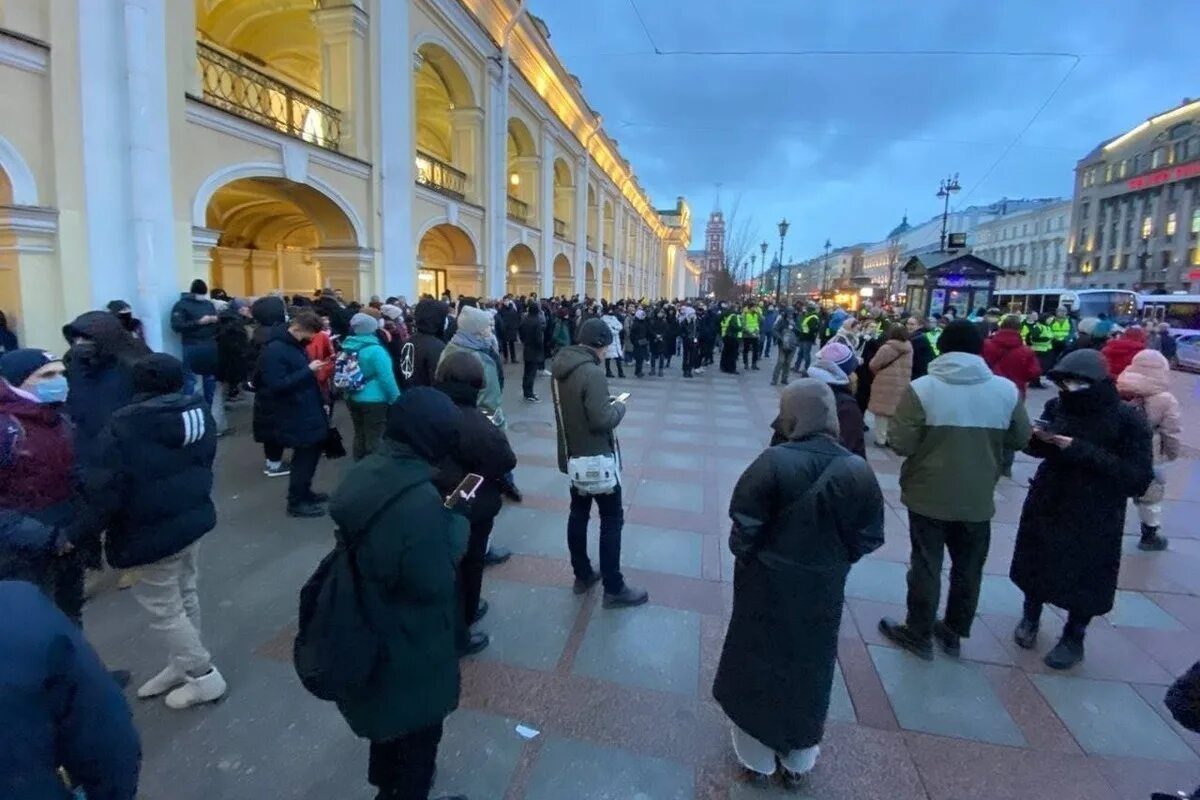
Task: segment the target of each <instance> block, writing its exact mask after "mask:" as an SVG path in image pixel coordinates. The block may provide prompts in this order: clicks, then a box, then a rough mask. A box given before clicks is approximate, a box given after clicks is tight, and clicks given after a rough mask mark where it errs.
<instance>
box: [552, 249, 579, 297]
mask: <svg viewBox="0 0 1200 800" xmlns="http://www.w3.org/2000/svg"><path fill="white" fill-rule="evenodd" d="M552 291H553V293H554V296H555V297H562V296H563V295H566V296H567V297H570V296H571V295H572V294H574V293H575V276H574V273H572V271H571V262H570V260H569V259H568V258H567V257H566V256H565V255H563V254H562V253H559V254H558V255H557V256H556V257H555V259H554V288H553V290H552Z"/></svg>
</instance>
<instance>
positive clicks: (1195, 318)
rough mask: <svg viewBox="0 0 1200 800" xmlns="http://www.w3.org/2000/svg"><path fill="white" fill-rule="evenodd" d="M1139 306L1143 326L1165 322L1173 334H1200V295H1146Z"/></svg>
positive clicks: (1139, 298) (1140, 299)
mask: <svg viewBox="0 0 1200 800" xmlns="http://www.w3.org/2000/svg"><path fill="white" fill-rule="evenodd" d="M1138 306H1139V307H1140V313H1139V314H1138V316H1139V317H1140V318H1141V320H1142V324H1143V325H1150V324H1155V323H1159V322H1165V323H1167V324H1168V325H1170V326H1171V332H1172V333H1176V334H1180V333H1200V294H1144V295H1141V296H1140V297H1138Z"/></svg>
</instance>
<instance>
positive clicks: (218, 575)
mask: <svg viewBox="0 0 1200 800" xmlns="http://www.w3.org/2000/svg"><path fill="white" fill-rule="evenodd" d="M768 364H769V362H768ZM516 369H519V368H510V372H509V385H508V390H507V392H506V408H507V410H508V412H509V419H510V423H511V431H510V434H511V439H512V440H513V445H514V448H515V449H516V451H517V453H518V455H519V457H520V459H521V463H520V466H519V467H518V469H517V479H518V482H519V484H520V485H521V487H522V489H523V490H524V491H525V493H526V501H525V503H524V504H523V505H521V506H509V507H508V508H506V510H505V511H504V512H503V513H502V515H501V517H500V519H499V521H498V524H497V529H496V534H495V538H496V541H497V542H498V543H499V544H502V545H505V546H508V547H511V548H512V549H513V550H514V551H515V552H516V554H517V555H516V556H514V558H513V559H512V560H511V561H510V562H509V563H508V564H505V565H503V566H500V567H497V568H495V569H493V570H491V571H489V572H488V574H487V576H486V579H485V584H484V596H485V597H486V598H487V599H488V600H489V601H490V602H491V607H492V611H491V613H490V614H489V616H488V618H487V619H486V620H485V623H484V624H483V625H482V626H481V627H482V628H483V629H485V630H488V631H489V632H490V633H491V634H492V636H493V644H492V646H491V648H489V649H488V650H486V651H485V652H484V653H482V654H481V655H480V656H478V657H477V658H474V659H471V660H468V661H467V662H465V663H464V670H463V701H462V709H461V710H460V711H459V712H457V713H455V714H454V715H452V716H451V717H450V719H449V721H448V732H447V737H446V740H445V742H444V744H443V746H442V751H441V758H440V770H439V778H438V783H439V785H438V788H439V790H441V791H446V792H448V791H461V792H465V793H467V794H468V795H469V797H471V798H472V800H489V799H490V800H522V799H526V800H600V799H601V798H603V799H605V800H608V799H611V800H676V799H678V800H690V799H691V798H703V800H718V799H719V800H727V799H728V800H756V799H757V798H772V797H785V796H786V797H802V798H821V799H822V800H832V799H834V798H854V799H855V800H872V799H874V798H879V799H880V800H883V799H884V798H886V799H887V800H909V799H910V798H912V799H914V800H915V799H916V798H932V799H934V800H951V799H952V798H953V799H954V800H958V799H959V798H975V797H979V798H988V799H989V800H1008V798H1013V800H1017V799H1018V798H1020V799H1021V800H1025V799H1026V798H1043V797H1044V798H1055V800H1074V799H1075V798H1078V799H1079V800H1085V798H1086V800H1117V799H1118V798H1119V799H1120V800H1126V799H1127V798H1144V797H1148V796H1149V793H1150V792H1151V791H1153V790H1174V789H1178V788H1191V787H1194V786H1195V785H1197V784H1200V736H1196V735H1194V734H1191V733H1189V732H1186V731H1184V730H1182V729H1180V728H1179V727H1178V726H1176V725H1175V724H1174V723H1173V722H1172V721H1171V720H1170V718H1169V716H1168V715H1167V713H1166V712H1165V710H1164V709H1163V707H1162V705H1161V701H1162V696H1163V693H1164V690H1165V687H1166V686H1167V685H1168V684H1169V683H1170V681H1171V680H1172V679H1173V677H1174V675H1175V674H1176V673H1178V672H1179V671H1181V670H1182V669H1184V668H1185V667H1187V666H1188V665H1190V664H1191V663H1192V661H1194V660H1195V659H1197V658H1200V597H1198V596H1197V590H1200V529H1198V528H1197V527H1196V525H1195V520H1196V512H1197V511H1200V491H1198V489H1200V469H1198V467H1197V462H1196V461H1194V460H1188V461H1184V462H1181V463H1179V464H1177V465H1174V466H1173V467H1171V474H1172V477H1171V484H1170V491H1169V497H1170V498H1171V501H1170V502H1169V503H1168V508H1167V513H1166V519H1167V524H1166V531H1165V532H1166V533H1167V534H1168V535H1169V536H1170V537H1171V543H1172V548H1171V550H1170V551H1169V552H1167V553H1161V554H1143V553H1140V552H1138V551H1137V550H1136V549H1135V548H1134V547H1133V546H1132V545H1133V542H1134V540H1133V539H1132V538H1130V539H1128V540H1127V542H1128V544H1129V547H1127V553H1126V556H1125V563H1124V565H1123V568H1122V574H1121V587H1122V592H1121V595H1120V598H1119V600H1118V604H1117V608H1116V609H1114V611H1113V612H1112V614H1110V615H1108V617H1107V619H1102V620H1097V621H1096V623H1095V624H1094V626H1093V630H1092V632H1091V634H1090V636H1089V639H1088V658H1087V660H1086V661H1085V663H1084V664H1083V665H1082V666H1080V667H1079V668H1078V669H1076V670H1074V671H1073V672H1071V673H1069V674H1066V675H1056V674H1050V671H1049V670H1047V669H1046V668H1045V667H1044V666H1043V665H1042V664H1041V661H1040V659H1039V655H1038V654H1031V653H1026V652H1024V651H1022V650H1020V649H1018V648H1017V647H1016V646H1015V645H1014V644H1012V641H1011V630H1012V627H1013V625H1014V624H1015V622H1016V615H1017V614H1019V610H1020V600H1021V598H1020V593H1019V592H1018V591H1017V590H1016V589H1015V588H1014V587H1013V586H1012V585H1011V584H1010V583H1009V581H1008V578H1007V571H1008V561H1009V558H1010V557H1011V553H1012V547H1013V539H1014V537H1015V534H1016V523H1017V521H1018V518H1019V514H1020V509H1021V502H1022V500H1023V497H1024V491H1023V490H1022V489H1021V488H1020V487H1019V486H1018V485H1017V484H1016V483H1014V482H1011V481H1004V482H1003V483H1002V484H1001V485H1000V486H999V487H998V489H997V500H998V504H997V506H998V511H997V516H996V524H995V525H994V529H993V545H992V554H991V557H990V558H989V560H988V563H987V568H986V572H987V577H986V579H985V585H984V590H983V597H982V602H981V607H980V614H981V616H980V620H979V623H978V624H977V626H976V628H975V633H974V635H973V637H972V638H971V639H970V640H969V641H967V642H965V645H964V654H963V659H962V661H961V662H953V661H951V660H949V659H946V658H945V657H943V656H940V655H939V656H938V659H937V660H936V661H935V662H934V663H932V664H928V663H925V662H921V661H917V660H915V659H913V658H911V657H909V656H908V655H907V654H905V653H902V652H900V651H898V650H896V649H894V648H892V647H890V646H889V645H888V644H887V643H886V642H884V641H882V640H881V639H880V637H879V635H878V634H877V632H876V628H875V624H876V622H877V620H878V618H879V617H880V616H881V615H882V614H885V613H891V614H900V613H902V604H903V602H904V572H905V566H904V564H905V561H906V560H907V556H908V543H907V521H906V513H905V510H904V508H903V506H901V504H900V502H899V487H898V483H897V474H898V472H899V466H900V465H899V460H898V459H897V458H896V457H895V456H894V455H892V454H890V453H888V452H884V451H881V450H878V449H875V448H871V452H870V454H869V458H870V461H871V463H872V465H873V466H874V467H875V469H876V471H877V474H878V475H879V480H880V484H881V485H882V487H883V488H884V494H885V496H886V498H887V501H888V506H889V508H888V512H887V544H886V545H885V546H884V547H883V548H882V549H881V550H880V551H879V552H877V553H876V554H874V555H872V556H871V557H869V558H868V559H866V560H865V561H863V562H862V563H861V564H859V565H858V566H856V567H855V568H854V570H853V571H852V572H851V576H850V580H849V583H848V587H847V595H848V598H849V599H848V603H847V609H846V614H845V616H844V618H843V621H842V628H841V638H840V652H839V669H838V673H837V676H836V681H835V687H834V696H833V703H832V707H831V712H830V717H831V722H830V724H829V729H828V733H827V737H826V741H825V742H824V743H823V746H822V757H821V760H820V762H819V763H818V767H817V769H816V771H815V772H814V774H813V775H812V776H811V778H810V780H809V781H808V782H807V784H806V785H805V786H804V787H803V788H802V789H801V790H800V791H798V792H794V793H784V792H783V791H782V790H781V789H779V788H778V787H776V788H760V787H758V786H753V785H750V784H747V783H744V782H743V779H742V777H741V775H740V774H739V772H738V770H737V769H736V768H735V764H734V762H733V759H732V756H731V754H730V751H729V738H728V728H727V725H726V722H725V720H724V719H723V717H722V714H721V712H720V710H719V709H718V708H717V706H716V705H715V704H714V703H713V702H712V700H711V698H710V687H711V684H712V679H713V674H714V671H715V668H716V662H717V659H718V657H719V654H720V647H721V642H722V639H723V637H724V633H725V626H726V622H727V618H728V616H727V615H728V609H729V606H730V599H731V585H730V580H731V566H732V561H731V558H730V556H729V555H728V551H727V549H726V548H725V535H726V533H727V530H728V520H727V517H726V515H725V510H726V507H727V503H728V498H729V493H730V491H731V489H732V486H733V484H734V482H735V481H736V479H737V477H738V475H739V473H740V472H741V470H742V469H744V467H745V466H746V464H748V463H749V461H750V460H751V459H752V458H753V457H754V456H755V455H756V454H757V453H758V452H759V450H760V449H761V447H762V445H763V443H764V442H765V441H766V439H767V438H768V436H769V431H768V429H767V425H768V424H769V422H770V420H771V419H772V417H773V412H774V410H775V407H776V403H777V400H776V396H777V393H776V391H775V390H773V389H772V388H771V387H770V386H769V385H768V380H769V374H768V373H767V371H766V370H765V369H764V371H762V372H759V373H752V374H749V375H743V376H740V377H737V378H734V377H730V376H722V375H716V374H711V373H710V374H707V375H705V376H702V377H701V378H698V379H696V380H694V381H683V380H682V379H681V378H679V377H678V370H677V369H676V370H672V371H671V372H670V373H669V375H670V377H667V378H664V379H645V380H641V381H635V380H633V379H627V380H625V381H623V382H614V384H616V383H620V384H621V385H622V386H623V387H624V388H625V389H626V390H628V391H631V392H632V397H631V399H630V402H629V406H630V412H629V414H628V415H627V417H626V420H625V423H624V424H623V426H622V428H621V441H622V444H623V449H624V454H625V463H626V471H625V476H624V477H625V483H626V487H627V492H626V495H625V502H626V506H627V525H626V529H625V535H624V553H623V556H624V557H623V561H624V566H625V572H626V576H627V578H628V579H629V580H630V581H631V582H633V583H636V584H639V585H644V586H646V587H647V588H649V589H650V592H651V604H650V605H648V606H646V607H643V608H640V609H635V610H628V611H606V610H604V609H602V608H600V605H599V596H598V593H596V594H593V595H592V596H590V597H585V598H578V597H576V596H575V595H573V594H572V593H571V591H570V583H571V574H570V568H569V566H568V564H567V563H566V544H565V514H566V509H567V493H566V485H565V480H564V479H563V478H562V476H561V475H560V474H559V473H558V471H557V469H556V466H555V456H554V438H553V437H554V429H553V423H552V411H551V408H550V407H549V403H548V402H547V403H543V404H541V405H538V406H528V405H526V404H524V403H521V402H520V399H519V396H518V395H517V392H516V391H515V390H517V389H518V388H519V387H517V386H516V384H517V383H518V377H517V372H516ZM541 380H542V382H544V379H541ZM1176 390H1177V392H1178V394H1179V396H1180V398H1181V400H1182V401H1183V402H1184V406H1185V419H1190V420H1194V419H1195V418H1196V417H1195V411H1196V410H1197V409H1198V408H1200V401H1197V399H1196V393H1195V379H1194V378H1193V377H1190V376H1184V375H1178V376H1176ZM542 393H543V395H546V396H548V394H549V392H548V390H545V389H543V390H542ZM1033 395H1034V396H1033V397H1031V399H1030V406H1031V408H1038V409H1040V404H1041V403H1042V402H1044V400H1045V399H1046V397H1047V393H1046V392H1035V393H1033ZM246 413H247V411H246V409H244V408H243V409H240V410H238V411H235V413H234V419H235V421H240V422H242V423H243V428H247V427H248V425H246V424H245V423H246V420H247V418H246ZM345 424H346V425H348V423H345ZM1197 428H1200V426H1195V425H1194V424H1189V426H1188V430H1187V432H1186V435H1187V436H1188V437H1190V438H1189V443H1190V444H1191V445H1192V446H1193V447H1195V446H1196V445H1197V444H1198V443H1200V442H1197V439H1198V438H1200V431H1198V430H1197ZM1192 452H1195V451H1192ZM1019 459H1020V460H1019V461H1018V464H1017V468H1016V472H1017V476H1016V477H1017V479H1018V480H1020V479H1021V478H1023V477H1027V476H1028V475H1029V474H1030V473H1031V471H1032V468H1033V464H1032V462H1030V461H1029V460H1027V459H1025V458H1024V457H1023V456H1022V457H1019ZM260 463H261V462H260V461H259V457H258V455H257V452H256V450H255V447H254V445H253V444H252V443H251V442H250V441H249V440H248V437H245V436H236V437H233V438H231V439H229V440H226V441H225V442H224V443H223V444H222V447H221V454H220V464H219V475H218V488H217V495H218V498H219V506H220V514H221V525H220V527H219V529H218V530H217V531H216V532H214V533H213V534H212V535H211V536H210V537H209V538H208V539H207V540H206V541H205V545H204V548H205V549H204V552H203V558H202V561H203V569H204V574H203V575H202V585H201V593H202V596H203V600H204V612H205V624H206V626H207V630H206V638H207V641H208V642H209V644H210V646H211V647H212V649H213V651H214V653H215V656H216V658H217V660H218V663H219V664H220V666H221V668H222V670H223V671H224V672H225V674H226V676H227V678H228V679H229V683H230V687H231V690H230V694H229V696H228V697H227V698H226V699H225V700H224V701H223V702H222V703H220V704H218V705H216V706H214V707H211V708H205V709H193V710H190V711H187V712H184V713H176V712H170V711H167V710H166V709H165V708H163V707H162V706H161V705H160V704H157V703H138V704H137V706H136V715H137V721H138V724H139V726H140V728H141V730H142V733H143V739H144V748H145V752H146V760H145V769H144V773H145V774H144V778H143V791H142V795H141V796H142V797H144V798H151V799H152V800H158V799H159V798H162V799H163V800H193V798H194V799H196V800H199V798H205V799H206V800H208V799H209V798H217V797H220V798H254V799H255V800H258V798H304V799H305V800H334V799H336V800H341V798H347V799H349V800H365V798H369V797H372V796H373V795H372V793H371V791H370V789H369V787H367V786H366V785H365V781H364V775H365V767H366V747H365V745H364V744H363V743H361V742H359V741H358V740H356V739H355V738H354V737H353V736H352V735H351V734H350V732H349V731H348V730H347V729H346V727H345V725H344V723H342V721H341V719H340V717H338V715H337V713H336V711H335V710H334V709H333V708H332V707H331V706H330V705H328V704H325V703H321V702H318V701H316V700H314V699H312V698H311V697H309V696H308V695H306V694H305V693H304V691H303V690H302V689H301V688H300V687H299V685H298V683H297V681H296V680H295V677H294V675H293V673H292V670H291V665H290V663H289V658H290V644H291V636H292V631H293V630H294V628H293V620H294V616H295V606H296V593H297V590H298V588H299V586H300V584H301V583H302V582H303V580H304V578H305V577H307V575H308V573H309V572H310V571H311V569H312V567H313V565H314V564H315V563H316V562H317V560H318V559H319V558H320V557H321V555H322V554H323V553H324V552H325V551H326V550H327V548H328V546H329V543H330V535H329V523H328V521H320V520H318V521H296V520H289V519H286V518H285V517H284V516H283V514H282V497H283V492H284V486H283V485H282V483H283V482H282V481H270V480H268V479H266V478H264V477H262V476H261V472H260V468H259V464H260ZM341 468H342V467H341V466H339V465H334V466H330V465H323V466H322V468H321V472H320V473H319V482H320V483H322V484H324V485H331V484H332V483H333V482H334V480H335V479H336V473H337V472H338V471H339V470H340V469H341ZM1127 530H1128V532H1130V533H1133V532H1134V531H1135V530H1136V518H1135V517H1134V516H1133V515H1132V514H1131V515H1130V518H1129V523H1128V527H1127ZM595 539H596V534H595V522H594V521H593V528H592V548H593V552H594V551H595ZM86 626H87V632H88V634H89V636H90V637H91V638H92V640H93V641H95V642H96V643H97V646H98V647H99V648H100V650H101V652H102V654H103V655H104V656H105V658H106V660H107V661H109V662H110V663H112V664H114V665H117V664H119V665H125V666H130V667H131V668H133V669H134V671H135V677H136V678H144V677H145V676H147V675H148V674H150V673H151V672H152V671H153V670H154V669H155V668H156V667H157V666H158V659H159V657H160V656H159V651H158V649H157V648H156V647H155V646H154V645H153V643H152V642H151V641H150V640H149V637H148V636H147V633H146V630H145V628H146V625H145V620H144V618H143V617H142V616H141V613H140V611H139V610H138V609H137V608H136V606H135V604H134V603H133V601H132V598H131V597H129V596H127V594H125V593H117V592H113V591H107V592H102V593H101V594H100V595H99V596H98V597H97V598H96V599H95V600H94V601H93V602H92V603H91V605H90V606H89V608H88V612H87V620H86ZM1060 626H1061V616H1060V615H1059V616H1054V617H1053V620H1052V621H1049V624H1047V625H1046V628H1047V629H1046V630H1045V631H1044V633H1043V638H1042V642H1041V650H1042V651H1044V650H1045V649H1046V648H1047V647H1048V646H1049V645H1050V644H1051V643H1052V641H1053V639H1054V637H1055V636H1056V635H1057V633H1058V629H1059V628H1060ZM135 702H136V701H135ZM518 726H526V727H527V728H529V729H532V730H533V731H537V734H536V735H535V736H533V737H532V738H528V739H527V738H524V737H523V736H521V735H520V734H519V733H518V730H517V728H518ZM435 794H436V793H435Z"/></svg>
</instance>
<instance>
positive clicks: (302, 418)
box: [254, 324, 329, 447]
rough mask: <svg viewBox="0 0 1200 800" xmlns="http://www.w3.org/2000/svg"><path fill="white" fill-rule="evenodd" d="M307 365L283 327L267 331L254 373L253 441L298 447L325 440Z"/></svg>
mask: <svg viewBox="0 0 1200 800" xmlns="http://www.w3.org/2000/svg"><path fill="white" fill-rule="evenodd" d="M308 363H309V359H308V354H307V353H306V352H304V345H303V344H302V343H301V342H299V341H297V340H296V337H294V336H292V335H291V334H290V333H288V330H287V325H283V324H280V325H276V326H275V327H274V328H272V329H271V332H270V333H269V334H268V341H267V344H266V346H265V347H264V348H263V349H262V353H261V354H260V355H259V357H258V367H257V368H256V370H255V373H254V388H255V393H254V441H256V442H265V443H268V444H279V445H282V446H283V447H301V446H305V445H314V444H319V443H320V442H323V441H324V440H325V437H326V436H327V435H328V431H329V421H328V420H327V419H326V417H325V406H324V400H323V399H322V398H321V387H320V386H319V385H318V384H317V379H316V377H315V376H314V375H313V372H312V370H310V369H309V368H308Z"/></svg>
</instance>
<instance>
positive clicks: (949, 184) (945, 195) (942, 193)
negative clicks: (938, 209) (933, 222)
mask: <svg viewBox="0 0 1200 800" xmlns="http://www.w3.org/2000/svg"><path fill="white" fill-rule="evenodd" d="M961 189H962V187H961V186H959V185H958V173H957V172H956V173H954V176H953V177H950V178H942V182H941V185H939V186H938V192H937V196H938V197H940V198H942V201H943V205H942V238H941V240H940V241H941V244H940V245H939V246H938V252H939V253H944V252H946V222H947V221H948V220H949V217H950V195H952V194H954V193H955V192H957V191H960V190H961Z"/></svg>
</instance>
